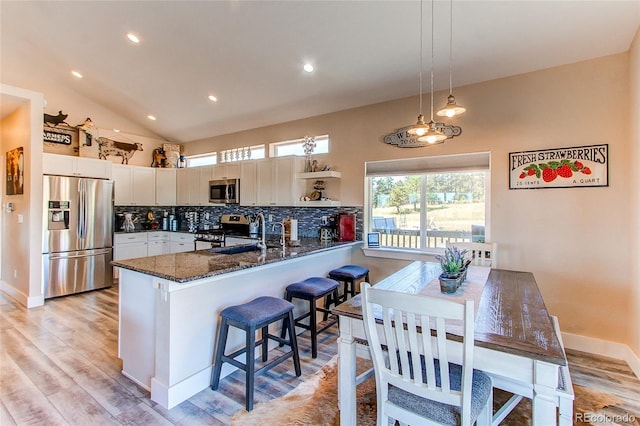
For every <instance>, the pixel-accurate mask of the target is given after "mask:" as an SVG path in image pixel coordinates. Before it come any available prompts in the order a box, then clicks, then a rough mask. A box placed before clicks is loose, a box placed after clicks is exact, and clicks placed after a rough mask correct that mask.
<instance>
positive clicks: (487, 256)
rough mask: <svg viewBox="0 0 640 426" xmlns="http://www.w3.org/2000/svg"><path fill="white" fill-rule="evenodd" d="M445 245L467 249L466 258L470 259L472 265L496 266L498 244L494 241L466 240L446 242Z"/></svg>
mask: <svg viewBox="0 0 640 426" xmlns="http://www.w3.org/2000/svg"><path fill="white" fill-rule="evenodd" d="M447 247H457V248H459V249H460V250H464V249H466V250H467V255H466V258H467V259H471V264H472V265H479V266H491V267H492V268H497V267H498V266H497V265H498V244H496V243H468V242H449V241H448V242H447Z"/></svg>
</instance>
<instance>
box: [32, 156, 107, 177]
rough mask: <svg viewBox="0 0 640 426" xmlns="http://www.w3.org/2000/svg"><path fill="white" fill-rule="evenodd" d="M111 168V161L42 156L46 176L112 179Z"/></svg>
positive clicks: (43, 170)
mask: <svg viewBox="0 0 640 426" xmlns="http://www.w3.org/2000/svg"><path fill="white" fill-rule="evenodd" d="M111 168H112V163H111V161H106V160H98V159H95V158H85V157H75V156H72V155H60V154H49V153H43V154H42V173H44V174H46V175H59V176H78V177H90V178H99V179H111Z"/></svg>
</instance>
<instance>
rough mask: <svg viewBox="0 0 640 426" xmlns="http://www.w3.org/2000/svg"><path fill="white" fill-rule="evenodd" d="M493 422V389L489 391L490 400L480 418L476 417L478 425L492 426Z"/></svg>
mask: <svg viewBox="0 0 640 426" xmlns="http://www.w3.org/2000/svg"><path fill="white" fill-rule="evenodd" d="M492 423H493V389H491V392H489V400H488V401H487V405H485V406H484V408H483V409H482V411H481V412H480V414H479V415H478V418H477V419H476V425H477V426H491V425H492Z"/></svg>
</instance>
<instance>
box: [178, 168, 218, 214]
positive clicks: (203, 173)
mask: <svg viewBox="0 0 640 426" xmlns="http://www.w3.org/2000/svg"><path fill="white" fill-rule="evenodd" d="M212 169H213V166H204V167H188V168H185V169H178V170H177V175H176V189H177V194H176V201H177V204H178V205H179V206H206V205H209V181H210V180H211V176H212V174H213V171H212Z"/></svg>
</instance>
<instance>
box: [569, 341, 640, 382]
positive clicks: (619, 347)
mask: <svg viewBox="0 0 640 426" xmlns="http://www.w3.org/2000/svg"><path fill="white" fill-rule="evenodd" d="M562 339H563V340H564V347H565V348H567V349H574V350H576V351H582V352H588V353H591V354H595V355H602V356H608V357H611V358H616V359H621V360H623V361H625V362H626V363H627V364H629V367H630V368H631V370H633V372H634V373H635V375H636V376H637V377H639V378H640V357H639V356H638V355H636V354H635V353H634V352H633V351H632V350H631V348H630V347H629V346H627V345H625V344H624V343H618V342H611V341H608V340H602V339H596V338H594V337H587V336H581V335H579V334H571V333H562Z"/></svg>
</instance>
